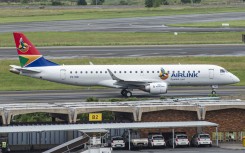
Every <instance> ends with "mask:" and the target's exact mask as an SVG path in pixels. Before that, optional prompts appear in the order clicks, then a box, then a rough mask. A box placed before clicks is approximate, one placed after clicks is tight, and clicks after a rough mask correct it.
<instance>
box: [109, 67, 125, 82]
mask: <svg viewBox="0 0 245 153" xmlns="http://www.w3.org/2000/svg"><path fill="white" fill-rule="evenodd" d="M107 70H108V72H109V74H110V75H111V78H112V79H113V80H117V81H123V80H122V79H119V78H118V77H116V76H115V75H114V74H113V73H112V72H111V70H109V69H107Z"/></svg>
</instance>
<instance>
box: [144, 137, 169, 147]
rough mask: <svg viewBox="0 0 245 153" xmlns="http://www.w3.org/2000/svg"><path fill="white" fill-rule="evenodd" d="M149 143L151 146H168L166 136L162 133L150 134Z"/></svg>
mask: <svg viewBox="0 0 245 153" xmlns="http://www.w3.org/2000/svg"><path fill="white" fill-rule="evenodd" d="M148 141H149V142H148V144H149V146H150V147H166V143H165V140H164V137H163V136H162V135H160V134H158V135H149V136H148Z"/></svg>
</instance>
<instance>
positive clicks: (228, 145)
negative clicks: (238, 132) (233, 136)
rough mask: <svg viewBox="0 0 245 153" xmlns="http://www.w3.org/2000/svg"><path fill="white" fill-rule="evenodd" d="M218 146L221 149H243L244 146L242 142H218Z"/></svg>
mask: <svg viewBox="0 0 245 153" xmlns="http://www.w3.org/2000/svg"><path fill="white" fill-rule="evenodd" d="M219 147H220V148H222V149H231V150H245V147H243V145H242V142H232V143H219Z"/></svg>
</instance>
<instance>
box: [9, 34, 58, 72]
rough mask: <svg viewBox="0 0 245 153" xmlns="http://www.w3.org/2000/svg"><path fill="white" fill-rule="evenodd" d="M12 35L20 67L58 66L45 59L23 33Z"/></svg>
mask: <svg viewBox="0 0 245 153" xmlns="http://www.w3.org/2000/svg"><path fill="white" fill-rule="evenodd" d="M13 35H14V40H15V45H16V49H17V53H18V55H19V60H20V65H21V67H40V66H56V65H58V64H56V63H54V62H51V61H49V60H47V59H45V58H44V57H43V55H41V54H40V52H39V51H38V50H37V49H36V47H35V46H34V45H33V44H32V43H31V42H30V41H29V40H28V39H27V37H26V36H25V35H24V34H23V33H20V32H14V33H13Z"/></svg>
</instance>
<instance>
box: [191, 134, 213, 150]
mask: <svg viewBox="0 0 245 153" xmlns="http://www.w3.org/2000/svg"><path fill="white" fill-rule="evenodd" d="M191 145H192V146H196V147H198V146H200V145H208V146H210V147H211V146H212V141H211V139H210V136H209V134H195V135H194V136H193V137H192V139H191Z"/></svg>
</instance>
